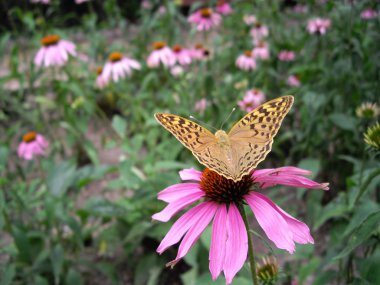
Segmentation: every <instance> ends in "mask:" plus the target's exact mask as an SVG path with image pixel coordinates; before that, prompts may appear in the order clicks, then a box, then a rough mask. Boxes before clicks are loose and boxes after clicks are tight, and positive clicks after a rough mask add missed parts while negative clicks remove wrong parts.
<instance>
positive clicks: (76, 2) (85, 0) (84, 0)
mask: <svg viewBox="0 0 380 285" xmlns="http://www.w3.org/2000/svg"><path fill="white" fill-rule="evenodd" d="M88 1H90V0H75V4H82V3H84V2H88Z"/></svg>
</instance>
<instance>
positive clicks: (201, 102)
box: [195, 98, 208, 114]
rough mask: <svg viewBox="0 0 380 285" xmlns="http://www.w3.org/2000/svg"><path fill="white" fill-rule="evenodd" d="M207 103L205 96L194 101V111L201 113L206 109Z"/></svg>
mask: <svg viewBox="0 0 380 285" xmlns="http://www.w3.org/2000/svg"><path fill="white" fill-rule="evenodd" d="M207 104H208V102H207V100H206V98H202V99H201V100H199V101H197V102H196V103H195V111H197V112H199V113H201V114H203V113H204V111H205V110H206V107H207Z"/></svg>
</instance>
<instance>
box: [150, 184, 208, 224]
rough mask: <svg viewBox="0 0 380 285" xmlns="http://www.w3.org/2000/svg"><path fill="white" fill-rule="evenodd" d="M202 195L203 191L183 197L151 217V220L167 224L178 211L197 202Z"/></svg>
mask: <svg viewBox="0 0 380 285" xmlns="http://www.w3.org/2000/svg"><path fill="white" fill-rule="evenodd" d="M203 195H204V193H203V191H200V192H195V193H192V194H190V195H187V196H185V197H182V198H180V199H178V200H176V201H174V202H172V203H170V204H169V205H167V206H166V207H165V208H164V209H163V210H162V211H161V212H159V213H156V214H154V215H153V216H152V219H154V220H158V221H161V222H167V221H169V220H170V218H171V217H172V216H173V215H175V214H176V213H177V212H178V211H181V210H182V209H183V208H185V207H187V206H189V205H190V204H192V203H194V202H195V201H197V200H199V199H200V198H202V197H203Z"/></svg>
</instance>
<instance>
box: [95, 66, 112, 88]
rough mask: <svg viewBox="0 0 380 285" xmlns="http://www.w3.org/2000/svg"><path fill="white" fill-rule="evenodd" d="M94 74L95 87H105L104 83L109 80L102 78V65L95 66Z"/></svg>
mask: <svg viewBox="0 0 380 285" xmlns="http://www.w3.org/2000/svg"><path fill="white" fill-rule="evenodd" d="M96 74H97V76H96V87H98V88H100V89H103V88H104V87H106V85H107V84H108V82H109V80H107V79H106V78H104V77H103V76H102V74H103V67H98V68H96Z"/></svg>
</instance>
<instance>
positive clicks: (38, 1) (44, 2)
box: [30, 0, 50, 4]
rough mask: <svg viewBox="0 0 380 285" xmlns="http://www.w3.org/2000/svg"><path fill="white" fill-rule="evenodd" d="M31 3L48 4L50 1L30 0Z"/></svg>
mask: <svg viewBox="0 0 380 285" xmlns="http://www.w3.org/2000/svg"><path fill="white" fill-rule="evenodd" d="M30 2H32V3H41V4H49V3H50V0H30Z"/></svg>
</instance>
